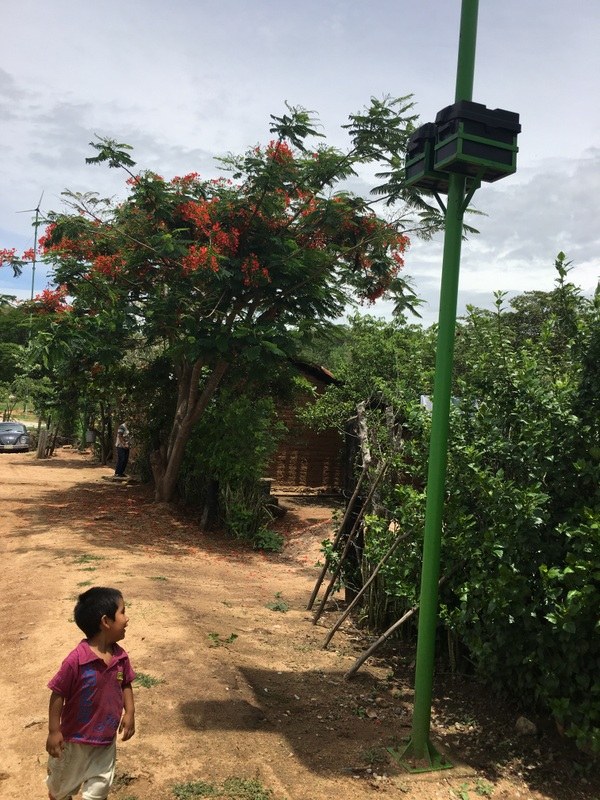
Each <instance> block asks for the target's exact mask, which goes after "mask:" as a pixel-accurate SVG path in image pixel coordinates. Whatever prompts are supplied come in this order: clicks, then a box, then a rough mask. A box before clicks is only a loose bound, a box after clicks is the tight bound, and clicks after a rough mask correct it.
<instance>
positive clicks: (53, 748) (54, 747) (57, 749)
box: [46, 731, 65, 758]
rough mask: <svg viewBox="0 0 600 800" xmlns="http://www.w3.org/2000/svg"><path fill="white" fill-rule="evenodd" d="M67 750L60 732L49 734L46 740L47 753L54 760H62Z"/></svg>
mask: <svg viewBox="0 0 600 800" xmlns="http://www.w3.org/2000/svg"><path fill="white" fill-rule="evenodd" d="M64 749H65V742H64V739H63V735H62V733H61V732H60V731H55V732H54V733H49V734H48V738H47V739H46V752H47V753H48V755H50V756H52V757H53V758H60V757H61V755H62V751H63V750H64Z"/></svg>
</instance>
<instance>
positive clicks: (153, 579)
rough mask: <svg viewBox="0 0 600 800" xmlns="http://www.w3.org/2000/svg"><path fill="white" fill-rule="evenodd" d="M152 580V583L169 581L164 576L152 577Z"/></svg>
mask: <svg viewBox="0 0 600 800" xmlns="http://www.w3.org/2000/svg"><path fill="white" fill-rule="evenodd" d="M150 580H151V581H168V580H169V579H168V578H165V576H164V575H151V576H150Z"/></svg>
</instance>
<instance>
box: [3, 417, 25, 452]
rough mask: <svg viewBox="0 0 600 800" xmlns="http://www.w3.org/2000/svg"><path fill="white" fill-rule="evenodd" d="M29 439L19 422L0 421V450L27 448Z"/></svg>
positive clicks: (23, 450) (21, 449)
mask: <svg viewBox="0 0 600 800" xmlns="http://www.w3.org/2000/svg"><path fill="white" fill-rule="evenodd" d="M30 444H31V439H30V437H29V434H28V433H27V428H26V427H25V425H23V424H22V423H21V422H0V450H12V451H18V450H20V451H22V452H24V453H26V452H27V451H28V450H29V445H30Z"/></svg>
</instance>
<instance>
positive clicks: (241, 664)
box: [0, 451, 600, 800]
mask: <svg viewBox="0 0 600 800" xmlns="http://www.w3.org/2000/svg"><path fill="white" fill-rule="evenodd" d="M110 473H111V470H109V469H108V468H105V467H98V466H94V465H92V464H91V463H90V462H89V460H88V458H87V457H85V456H81V455H78V454H76V453H73V452H70V451H62V452H60V453H59V454H58V455H57V456H56V457H55V458H53V459H52V460H50V461H46V462H40V461H36V460H35V459H34V457H33V454H24V455H19V454H0V508H1V509H2V511H1V517H0V547H1V551H0V552H1V554H2V561H1V568H2V583H3V587H4V590H3V592H2V594H1V595H0V625H1V626H2V630H4V631H5V639H4V641H5V644H4V647H3V648H2V651H1V652H0V691H1V696H2V698H3V711H4V714H3V721H4V724H3V725H2V728H1V733H0V737H1V740H0V744H1V747H2V759H1V761H0V797H2V798H6V800H21V798H27V799H28V800H29V798H31V799H32V800H33V799H34V798H38V797H39V798H45V797H46V793H45V789H44V786H43V778H44V772H45V761H46V758H45V753H44V743H45V737H46V708H47V701H48V690H47V689H46V688H45V687H46V683H47V681H48V679H49V678H50V677H51V675H53V674H54V672H55V671H56V669H57V668H58V666H59V664H60V661H61V660H62V658H63V657H64V656H65V655H66V654H67V652H68V651H69V650H70V649H71V648H72V647H73V646H74V645H75V644H76V643H77V641H78V640H79V638H80V635H79V633H78V631H77V629H76V627H75V625H74V623H73V622H72V609H73V605H74V601H75V599H76V596H77V594H78V593H79V592H81V591H83V590H84V589H85V587H86V586H88V585H93V584H96V585H97V584H109V585H115V586H118V587H119V588H121V589H122V591H123V593H124V595H125V600H126V603H127V611H128V614H129V616H130V620H131V621H130V625H129V628H128V631H127V639H126V642H125V647H126V648H127V650H128V651H129V653H130V656H131V659H132V662H133V664H134V667H135V669H136V670H137V671H138V673H143V675H144V676H146V678H147V680H146V682H147V683H152V680H151V679H157V680H158V681H160V682H159V683H156V684H155V685H152V686H150V687H148V688H144V687H139V688H137V689H136V706H137V733H136V735H135V737H134V738H133V739H132V740H130V741H129V742H126V743H125V744H123V745H121V746H120V748H119V766H118V778H117V781H116V784H115V787H114V791H113V794H112V795H111V797H112V796H114V797H115V798H121V800H125V798H127V800H169V799H170V798H172V797H173V794H172V787H173V785H174V784H175V783H178V782H182V781H188V780H198V779H203V780H206V781H210V782H216V783H222V782H223V780H225V779H226V778H227V777H229V776H237V777H243V778H257V779H259V780H260V781H261V782H262V784H263V785H264V786H266V787H268V788H269V789H271V790H272V791H273V793H274V795H275V797H276V798H290V800H329V798H334V797H339V798H346V797H348V796H352V797H353V798H354V799H355V800H362V798H366V797H370V796H372V795H373V792H379V793H381V794H385V795H388V796H390V797H392V796H394V797H401V798H407V800H416V799H417V798H419V800H441V798H444V799H447V798H462V800H466V799H467V800H468V798H471V800H473V798H477V797H484V796H491V797H493V798H496V799H497V800H500V799H502V800H512V798H536V800H542V799H544V800H579V799H582V800H583V798H592V799H593V798H596V800H599V799H600V789H599V784H598V778H597V775H595V774H593V773H591V772H590V771H589V770H587V771H586V769H585V767H584V766H583V765H582V764H583V762H582V764H579V763H578V762H579V761H580V760H581V759H579V757H578V756H577V754H576V753H574V752H573V751H572V749H571V748H570V746H569V743H568V742H567V741H565V740H564V739H560V738H559V737H558V736H557V735H556V733H555V732H554V731H553V730H552V729H551V728H549V727H548V728H546V727H545V726H544V725H543V724H540V725H539V732H538V734H537V735H535V736H532V737H524V738H523V737H518V736H517V735H516V733H515V729H514V726H515V720H516V719H517V717H518V716H519V714H520V713H521V711H520V709H518V708H511V707H509V706H507V705H506V704H505V703H504V704H503V703H500V702H499V701H498V699H497V698H494V697H493V696H490V695H489V694H487V693H486V692H485V690H484V689H483V688H482V687H481V686H479V685H478V684H476V683H475V682H472V681H469V680H467V679H464V678H460V679H458V678H454V677H452V676H450V675H447V674H444V673H443V671H438V675H437V679H436V703H435V708H434V712H433V735H434V737H435V740H436V742H437V743H439V744H440V745H441V746H442V747H443V748H444V750H445V751H446V752H447V753H448V754H449V755H450V757H451V758H452V760H453V761H454V763H455V767H454V769H452V770H447V771H444V772H437V773H430V774H426V775H412V774H408V773H406V772H405V771H404V770H402V769H401V768H400V767H399V766H398V765H397V764H396V763H395V762H394V761H393V760H391V759H390V758H389V756H388V754H387V752H386V748H387V747H388V746H397V744H398V742H399V741H400V740H401V739H402V738H403V737H404V736H405V735H406V734H407V732H408V730H409V725H410V713H411V688H410V687H411V684H412V673H413V665H412V655H411V653H409V652H406V651H403V650H402V649H401V648H398V647H397V649H396V650H389V651H388V652H387V653H386V654H384V657H383V656H382V658H381V659H376V660H374V661H370V662H368V663H367V665H366V666H365V667H363V668H362V670H361V671H360V672H359V674H358V675H357V677H356V678H355V679H354V680H352V681H346V680H344V678H343V675H344V673H345V672H346V670H347V669H348V668H349V667H350V666H351V665H352V664H353V663H354V660H355V659H356V657H357V656H358V655H359V654H360V652H361V651H362V650H363V649H364V647H365V642H364V641H363V638H362V634H361V633H360V632H358V631H356V630H354V629H353V628H352V627H350V626H349V627H347V628H345V630H343V631H342V632H340V633H339V634H338V635H337V636H336V637H335V638H334V640H333V642H332V644H331V646H330V649H329V650H326V651H325V650H323V649H322V646H321V645H322V642H323V638H324V636H325V634H326V632H327V630H328V628H329V627H330V626H331V624H332V623H333V621H335V619H336V613H335V610H336V604H335V603H332V605H331V609H330V611H329V612H328V613H326V614H325V615H324V616H323V618H322V619H321V621H320V622H319V624H318V625H317V626H313V625H312V624H311V616H310V615H309V614H308V613H307V612H306V611H305V607H306V602H307V599H308V597H309V595H310V592H311V590H312V588H313V585H314V582H315V579H316V576H317V574H318V570H317V569H316V568H315V566H314V565H315V562H316V560H317V558H318V553H319V543H320V541H321V540H322V539H324V538H326V537H327V536H328V535H329V533H330V530H331V514H332V510H333V506H332V504H331V503H329V504H324V503H325V501H323V503H322V504H319V503H318V501H314V500H312V499H308V498H301V499H296V500H294V499H292V498H289V497H286V498H284V500H283V502H282V504H283V505H284V506H285V507H287V508H288V513H287V514H286V516H285V517H283V518H282V520H280V522H279V523H278V525H279V529H280V530H281V531H282V532H283V533H284V534H285V537H286V547H285V550H284V552H283V553H282V554H281V555H278V556H272V555H264V554H260V553H255V552H252V551H251V550H248V549H246V548H244V547H240V546H239V545H238V544H235V543H232V542H231V541H228V540H225V539H223V538H221V537H219V536H215V535H207V534H202V533H201V532H200V531H199V530H198V526H197V523H196V520H195V519H194V517H193V516H189V515H185V514H182V513H180V512H178V511H176V510H174V509H171V508H166V507H163V506H157V505H155V504H154V503H153V502H152V499H151V495H150V493H149V492H148V489H147V488H146V487H141V486H135V485H126V484H125V485H118V484H114V483H111V482H108V481H106V480H103V477H104V476H107V475H109V474H110ZM281 603H284V604H285V605H286V606H288V610H287V611H283V610H273V609H272V608H269V607H268V604H271V605H275V606H281ZM537 722H538V723H539V720H538V721H537Z"/></svg>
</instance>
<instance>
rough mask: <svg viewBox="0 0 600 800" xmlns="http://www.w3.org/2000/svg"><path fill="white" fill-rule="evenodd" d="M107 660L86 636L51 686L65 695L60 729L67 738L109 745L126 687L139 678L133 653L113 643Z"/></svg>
mask: <svg viewBox="0 0 600 800" xmlns="http://www.w3.org/2000/svg"><path fill="white" fill-rule="evenodd" d="M113 648H114V649H113V657H112V659H111V661H110V664H106V663H105V662H104V661H103V660H102V659H101V658H99V657H98V656H97V655H96V654H95V653H94V651H93V650H92V649H91V647H90V646H89V644H88V643H87V640H86V639H83V640H82V641H81V642H80V643H79V644H78V645H77V647H76V648H75V650H73V651H72V652H70V653H69V655H68V656H67V657H66V658H65V660H64V661H63V663H62V664H61V667H60V669H59V670H58V672H57V673H56V675H55V676H54V677H53V678H52V680H51V681H50V682H49V684H48V687H49V688H50V689H52V691H53V692H56V694H59V695H60V696H61V697H63V698H64V700H65V704H64V706H63V710H62V714H61V717H60V730H61V733H62V735H63V737H64V739H65V741H67V742H79V743H81V744H93V745H107V744H110V743H111V742H112V740H113V739H114V738H115V736H116V734H117V729H118V727H119V723H120V721H121V715H122V713H123V689H122V687H123V686H124V685H126V684H128V683H131V681H132V680H133V679H134V678H135V672H134V671H133V669H132V668H131V664H130V663H129V656H128V655H127V653H126V652H125V650H123V648H122V647H119V645H118V644H115V645H113Z"/></svg>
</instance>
